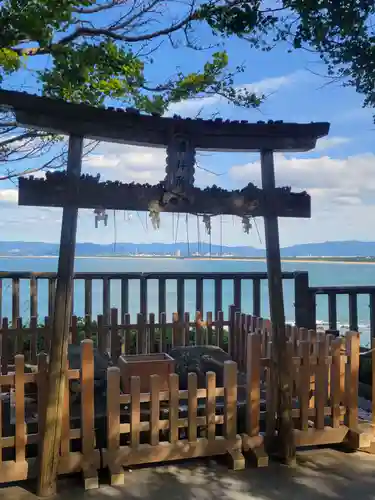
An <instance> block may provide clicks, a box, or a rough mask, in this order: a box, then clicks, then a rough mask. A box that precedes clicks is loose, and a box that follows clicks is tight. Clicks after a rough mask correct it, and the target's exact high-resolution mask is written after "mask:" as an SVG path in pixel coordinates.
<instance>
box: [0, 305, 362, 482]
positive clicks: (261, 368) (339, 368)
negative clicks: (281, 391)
mask: <svg viewBox="0 0 375 500" xmlns="http://www.w3.org/2000/svg"><path fill="white" fill-rule="evenodd" d="M113 317H114V313H113ZM235 318H237V319H236V321H237V326H238V325H240V326H241V328H239V327H238V328H239V330H238V331H239V333H238V335H241V336H242V337H241V339H242V340H241V339H240V337H239V336H237V337H236V338H237V347H236V344H235V343H232V348H231V351H232V352H233V358H234V359H235V361H227V362H225V363H224V379H223V385H222V387H217V386H216V385H217V384H216V379H215V374H214V373H210V372H208V373H207V374H206V383H205V387H199V386H198V381H197V375H196V374H195V373H190V374H189V375H188V387H187V389H186V390H180V387H179V378H178V375H177V374H174V373H173V374H170V375H169V379H168V384H169V385H168V387H169V389H168V390H167V391H165V390H164V391H160V383H161V380H160V379H159V376H158V375H153V376H151V377H150V390H149V391H148V392H146V393H143V392H141V390H140V378H139V377H132V378H131V383H130V391H129V394H124V393H122V391H121V373H120V369H119V368H118V367H117V366H112V367H109V368H108V370H107V386H106V389H105V391H104V394H103V393H102V394H99V395H97V394H96V393H95V387H94V342H93V340H91V339H85V340H83V341H82V342H81V359H82V365H81V369H80V370H73V369H70V368H69V369H67V374H68V382H67V388H69V389H71V384H72V381H74V380H77V379H78V380H80V392H81V402H80V404H79V411H78V414H79V415H78V417H77V415H76V414H75V412H76V409H75V410H74V404H73V399H75V397H76V394H74V393H73V391H72V390H67V391H66V393H65V406H64V423H63V435H62V441H61V461H60V465H59V473H60V474H63V473H70V472H78V471H81V472H82V474H83V477H84V479H85V484H86V487H92V486H97V485H98V479H97V471H98V470H99V469H100V467H101V466H102V467H108V468H109V470H110V477H111V482H112V484H119V483H122V482H123V481H124V474H123V467H129V466H133V465H139V464H148V463H157V462H161V461H167V460H177V459H184V458H193V457H201V456H210V455H220V454H222V455H224V454H226V455H228V456H229V457H230V459H231V465H232V467H233V468H235V469H241V468H243V467H244V466H245V460H244V457H245V456H246V455H248V456H249V457H251V458H252V459H253V461H255V463H256V464H257V465H258V466H260V465H266V464H267V463H268V456H267V453H266V449H268V448H267V447H268V445H269V444H270V443H272V441H273V438H274V436H275V432H276V430H275V429H276V395H275V393H274V390H273V387H272V386H271V384H270V383H269V381H270V380H271V378H272V377H271V375H272V373H271V372H272V370H273V369H277V367H275V366H274V365H273V362H272V359H271V353H272V335H271V332H270V330H269V328H267V327H265V326H264V325H262V322H261V321H260V320H256V319H254V318H251V317H248V316H243V315H237V316H236V315H235ZM194 324H195V323H194ZM112 326H113V325H112ZM123 326H124V325H117V327H116V328H115V329H114V331H115V332H118V331H119V330H118V329H120V330H121V331H122V329H123ZM172 326H173V324H172ZM200 326H201V327H202V328H203V327H204V328H206V329H207V325H203V326H202V325H200ZM209 326H210V325H209ZM221 326H222V325H221V323H220V324H219V327H221ZM230 326H231V325H228V327H230ZM266 326H267V325H266ZM174 327H175V328H176V327H177V325H174ZM216 327H217V325H214V326H213V327H212V328H213V329H214V333H213V339H215V338H219V337H215V331H216ZM142 331H144V330H142ZM148 331H149V330H148ZM217 331H220V328H218V330H217ZM236 331H237V330H236ZM288 332H289V342H288V353H289V356H290V363H289V366H290V367H291V372H290V384H291V387H292V388H293V411H292V415H293V419H294V428H295V430H294V434H295V440H296V444H297V446H313V445H322V444H333V443H340V442H343V441H347V443H348V444H349V445H350V447H351V448H353V449H356V448H358V447H360V446H363V442H364V435H363V434H361V432H360V431H359V430H358V408H357V398H358V367H359V334H358V333H355V332H354V333H348V334H347V335H346V338H345V339H343V338H337V339H333V338H330V337H326V336H320V335H318V334H317V333H316V332H313V331H306V330H298V329H293V328H290V329H288ZM138 334H139V331H138ZM194 334H196V331H195V333H194ZM107 335H109V337H111V336H110V331H109V330H108V331H107ZM142 335H143V334H141V337H142ZM147 338H149V337H147ZM172 338H173V336H172ZM176 338H180V337H176ZM204 338H208V337H204ZM96 342H97V345H99V344H100V342H99V341H98V340H97V339H96ZM37 344H38V343H37ZM229 344H230V343H229ZM125 345H126V343H125ZM137 345H139V346H140V345H142V344H141V343H138V344H137ZM149 345H150V344H149ZM158 345H159V346H160V343H159V344H158ZM240 345H242V347H243V349H242V350H240V349H239V346H240ZM37 364H38V367H37V370H36V371H35V372H34V373H25V371H26V367H25V359H24V356H23V355H21V354H17V355H16V356H15V364H14V373H12V372H9V371H8V373H7V374H3V375H0V388H2V390H3V391H4V392H3V393H2V401H1V405H0V409H1V411H0V421H1V435H0V450H1V453H0V458H1V459H0V482H9V481H16V480H22V479H25V478H26V477H32V476H33V475H35V463H36V459H37V453H38V447H37V445H38V442H39V439H40V435H41V432H40V429H41V427H42V426H43V422H41V420H40V416H42V415H43V411H42V408H43V405H44V397H45V390H46V385H45V384H46V368H47V359H46V355H45V354H44V353H39V354H37ZM67 368H68V367H67ZM239 372H240V373H245V374H246V377H245V378H246V382H244V383H245V387H243V386H241V384H242V381H241V380H242V378H241V377H239V376H238V375H239ZM242 389H245V391H244V393H245V395H246V397H245V401H244V404H243V405H241V404H240V398H239V392H240V390H242ZM12 391H13V392H12ZM96 398H98V399H100V400H102V399H106V408H105V410H104V415H102V416H101V417H103V418H102V420H101V421H99V420H100V419H99V416H98V415H97V414H96V413H95V409H96ZM30 400H32V401H34V402H35V410H34V414H33V415H31V416H30V415H29V414H28V412H27V411H26V406H28V407H30V403H29V402H28V401H30ZM26 403H27V405H26ZM103 422H106V424H105V423H104V424H103ZM100 432H102V433H103V435H104V436H103V435H102V436H101V435H100Z"/></svg>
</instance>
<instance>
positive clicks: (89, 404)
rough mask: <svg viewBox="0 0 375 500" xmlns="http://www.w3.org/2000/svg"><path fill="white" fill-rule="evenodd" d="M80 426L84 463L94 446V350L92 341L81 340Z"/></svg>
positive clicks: (87, 460)
mask: <svg viewBox="0 0 375 500" xmlns="http://www.w3.org/2000/svg"><path fill="white" fill-rule="evenodd" d="M81 360H82V368H81V413H82V415H81V426H82V453H83V456H84V460H85V462H86V463H89V462H90V455H91V454H92V453H93V451H94V448H95V431H94V429H95V423H94V418H95V407H94V351H93V342H92V340H90V339H85V340H84V341H83V342H81Z"/></svg>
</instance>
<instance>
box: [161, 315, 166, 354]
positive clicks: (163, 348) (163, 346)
mask: <svg viewBox="0 0 375 500" xmlns="http://www.w3.org/2000/svg"><path fill="white" fill-rule="evenodd" d="M166 324H167V318H166V313H165V312H162V313H160V347H161V351H162V352H167V349H168V346H167V326H166Z"/></svg>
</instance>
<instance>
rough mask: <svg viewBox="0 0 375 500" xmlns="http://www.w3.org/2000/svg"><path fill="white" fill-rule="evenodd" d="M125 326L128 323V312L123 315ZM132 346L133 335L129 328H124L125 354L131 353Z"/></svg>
mask: <svg viewBox="0 0 375 500" xmlns="http://www.w3.org/2000/svg"><path fill="white" fill-rule="evenodd" d="M124 324H125V326H126V327H128V325H130V314H129V313H126V314H125V317H124ZM132 348H133V335H132V331H131V329H130V328H125V354H131V353H132Z"/></svg>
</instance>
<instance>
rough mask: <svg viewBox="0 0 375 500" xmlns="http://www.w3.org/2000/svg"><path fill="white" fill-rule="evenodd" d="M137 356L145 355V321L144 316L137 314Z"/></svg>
mask: <svg viewBox="0 0 375 500" xmlns="http://www.w3.org/2000/svg"><path fill="white" fill-rule="evenodd" d="M137 354H147V336H146V320H145V316H144V314H142V313H140V314H137Z"/></svg>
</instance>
